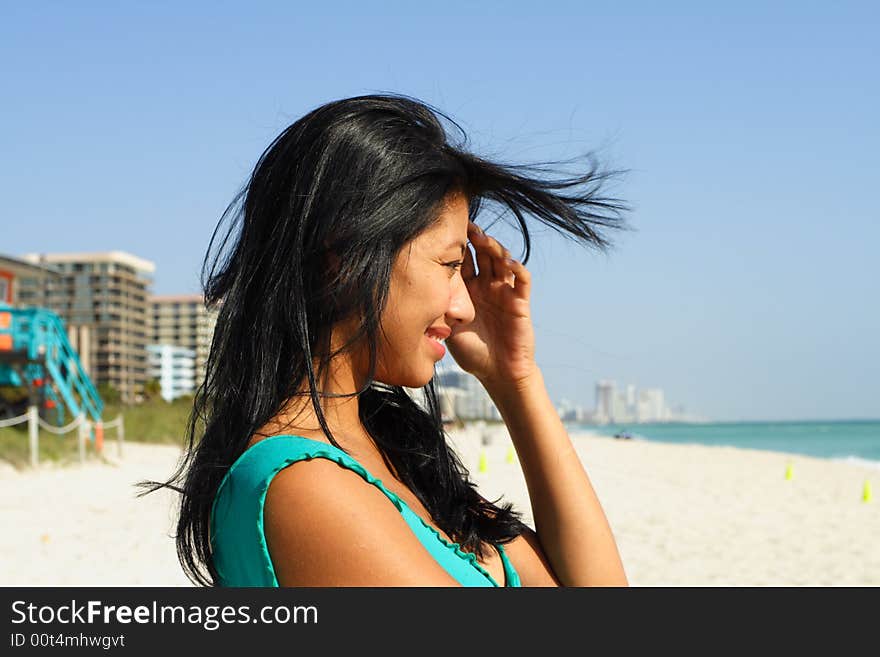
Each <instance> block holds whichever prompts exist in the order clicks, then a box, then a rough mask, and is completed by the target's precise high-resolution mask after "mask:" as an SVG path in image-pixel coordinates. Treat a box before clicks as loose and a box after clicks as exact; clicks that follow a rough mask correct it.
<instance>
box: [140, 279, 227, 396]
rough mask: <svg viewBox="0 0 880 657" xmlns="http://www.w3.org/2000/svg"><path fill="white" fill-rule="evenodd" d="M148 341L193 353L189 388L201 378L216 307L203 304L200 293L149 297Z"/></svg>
mask: <svg viewBox="0 0 880 657" xmlns="http://www.w3.org/2000/svg"><path fill="white" fill-rule="evenodd" d="M150 311H151V312H150V342H151V343H152V344H162V345H176V346H178V347H183V348H185V349H191V350H192V351H193V353H194V363H195V366H194V369H193V375H192V384H193V389H196V388H198V387H199V386H200V385H201V384H202V382H203V381H204V380H205V367H206V364H207V362H208V354H209V353H210V351H211V340H212V339H213V337H214V327H215V326H216V324H217V309H216V308H211V309H207V308H205V299H204V297H203V296H202V295H201V294H175V295H171V294H166V295H153V296H152V297H150Z"/></svg>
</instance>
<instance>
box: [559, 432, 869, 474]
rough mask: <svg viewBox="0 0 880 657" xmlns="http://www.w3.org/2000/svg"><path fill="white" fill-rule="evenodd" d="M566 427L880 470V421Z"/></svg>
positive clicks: (603, 433) (607, 434) (605, 434)
mask: <svg viewBox="0 0 880 657" xmlns="http://www.w3.org/2000/svg"><path fill="white" fill-rule="evenodd" d="M567 426H568V428H569V433H574V432H577V431H579V430H581V431H592V432H595V433H598V434H601V435H604V436H613V435H614V434H616V433H618V432H620V431H626V432H628V433H629V434H630V435H631V436H632V437H633V439H634V440H638V439H641V440H651V441H657V442H664V443H695V444H698V445H724V446H728V447H744V448H747V449H764V450H769V451H773V452H787V453H790V454H806V455H808V456H815V457H818V458H826V459H834V460H841V461H849V462H855V463H859V464H861V465H866V466H869V467H874V468H878V469H880V420H841V421H816V422H725V423H715V424H708V423H707V424H679V423H667V424H627V425H622V424H616V425H607V426H601V427H597V426H593V425H581V424H568V425H567Z"/></svg>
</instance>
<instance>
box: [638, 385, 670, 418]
mask: <svg viewBox="0 0 880 657" xmlns="http://www.w3.org/2000/svg"><path fill="white" fill-rule="evenodd" d="M638 416H639V422H668V421H669V420H670V419H671V413H670V412H669V409H668V408H667V407H666V400H665V397H664V395H663V390H662V389H660V388H646V389H645V390H640V391H639V402H638Z"/></svg>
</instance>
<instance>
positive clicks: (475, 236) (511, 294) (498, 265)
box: [446, 222, 538, 389]
mask: <svg viewBox="0 0 880 657" xmlns="http://www.w3.org/2000/svg"><path fill="white" fill-rule="evenodd" d="M468 238H469V239H470V242H471V244H472V245H473V247H474V251H475V252H476V256H477V265H478V266H479V268H480V272H479V274H477V270H476V266H475V265H474V260H473V257H472V255H471V252H470V249H468V250H467V253H466V254H465V260H464V265H463V266H462V270H461V275H462V278H463V279H464V281H465V284H466V285H467V289H468V293H469V294H470V297H471V301H472V302H473V304H474V311H475V317H474V321H473V322H471V323H470V324H466V325H464V326H462V327H461V329H460V330H456V331H455V332H454V333H453V334H452V335H451V336H450V337H449V338H448V339H447V340H446V346H447V347H448V348H449V353H451V354H452V357H453V358H454V359H455V361H456V362H457V363H458V365H459V366H460V367H461V368H462V369H463V370H464V371H465V372H469V373H470V374H473V375H474V376H476V377H477V378H478V379H479V380H480V382H481V383H482V384H483V385H484V386H485V387H486V388H487V389H488V388H490V386H492V385H520V384H521V383H524V382H526V381H528V380H529V379H530V378H531V377H532V376H533V375H535V374H536V373H537V370H538V368H537V366H536V364H535V332H534V329H533V327H532V319H531V314H530V311H529V295H530V293H531V285H530V284H531V274H529V272H528V270H527V269H526V268H525V266H523V264H522V263H520V262H517V261H515V260H511V259H510V252H509V251H508V250H507V249H505V248H504V247H503V246H501V244H499V243H498V242H497V241H496V240H495V239H493V238H492V237H489V236H488V235H486V234H485V233H483V231H482V230H481V229H480V228H479V227H478V226H477V225H476V224H474V223H473V222H470V223H469V225H468Z"/></svg>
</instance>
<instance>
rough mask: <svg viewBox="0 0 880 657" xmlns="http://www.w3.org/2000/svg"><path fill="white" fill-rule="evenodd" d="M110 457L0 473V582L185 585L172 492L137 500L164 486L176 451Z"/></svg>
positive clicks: (133, 451)
mask: <svg viewBox="0 0 880 657" xmlns="http://www.w3.org/2000/svg"><path fill="white" fill-rule="evenodd" d="M105 451H106V453H107V458H108V460H112V461H113V462H115V463H116V464H104V463H100V462H98V461H92V462H87V463H86V464H85V465H71V466H66V467H63V468H62V467H52V466H51V465H50V464H47V465H45V466H44V465H41V466H40V467H39V468H37V470H35V471H25V472H20V473H16V472H15V471H13V470H12V469H11V468H9V467H3V468H2V469H0V518H2V521H0V522H2V527H3V528H2V529H0V554H2V559H0V585H4V586H187V585H189V580H187V579H186V577H185V576H184V574H183V571H182V570H181V569H180V566H179V564H178V562H177V555H176V553H175V548H174V540H173V539H172V538H170V536H173V535H174V531H175V518H174V513H173V512H172V508H171V501H172V496H173V495H175V494H174V493H172V492H170V491H166V490H161V491H157V492H155V493H150V494H149V495H147V496H146V497H142V498H135V494H136V493H137V492H138V491H137V489H135V488H134V486H133V484H134V483H135V482H136V481H140V480H141V479H153V480H156V481H165V480H166V479H167V478H168V477H169V476H170V475H171V473H172V471H173V469H174V466H175V465H176V463H177V459H178V457H179V456H180V449H178V448H176V447H169V446H165V445H146V444H143V443H132V442H126V443H125V451H124V457H125V458H124V459H121V460H117V459H116V458H115V455H116V445H115V444H109V445H108V446H107V448H106V450H105Z"/></svg>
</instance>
